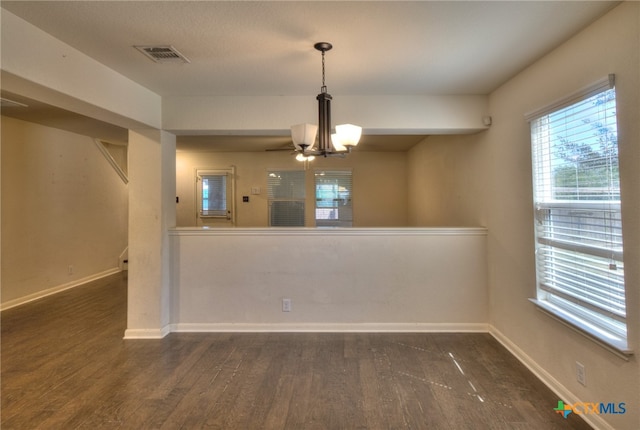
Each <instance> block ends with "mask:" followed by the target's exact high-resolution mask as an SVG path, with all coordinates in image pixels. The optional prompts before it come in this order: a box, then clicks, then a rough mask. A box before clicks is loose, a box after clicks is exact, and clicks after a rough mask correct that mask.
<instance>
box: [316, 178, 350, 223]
mask: <svg viewBox="0 0 640 430" xmlns="http://www.w3.org/2000/svg"><path fill="white" fill-rule="evenodd" d="M351 177H352V173H351V170H317V171H316V172H315V182H316V187H315V188H316V226H318V227H351V226H352V225H353V207H352V204H351V196H352V195H353V192H352V181H351Z"/></svg>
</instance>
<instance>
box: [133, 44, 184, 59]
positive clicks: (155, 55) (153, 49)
mask: <svg viewBox="0 0 640 430" xmlns="http://www.w3.org/2000/svg"><path fill="white" fill-rule="evenodd" d="M134 47H135V48H136V49H137V50H138V51H140V52H142V53H143V54H144V55H146V56H147V57H149V58H151V59H152V60H153V61H155V62H156V63H190V62H191V61H189V59H188V58H187V57H185V56H184V55H182V54H181V53H180V52H178V50H177V49H176V48H174V47H173V46H171V45H158V46H139V45H137V46H134Z"/></svg>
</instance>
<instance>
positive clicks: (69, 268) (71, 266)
mask: <svg viewBox="0 0 640 430" xmlns="http://www.w3.org/2000/svg"><path fill="white" fill-rule="evenodd" d="M67 275H73V265H71V264H70V265H69V267H67Z"/></svg>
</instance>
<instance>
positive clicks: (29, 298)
mask: <svg viewBox="0 0 640 430" xmlns="http://www.w3.org/2000/svg"><path fill="white" fill-rule="evenodd" d="M116 273H120V269H119V268H117V267H115V268H113V269H109V270H105V271H104V272H100V273H95V274H93V275H91V276H86V277H84V278H80V279H76V280H74V281H71V282H67V283H66V284H62V285H58V286H56V287H52V288H47V289H46V290H42V291H38V292H35V293H33V294H29V295H26V296H24V297H19V298H17V299H13V300H9V301H7V302H4V303H2V304H1V305H0V311H5V310H7V309H11V308H15V307H16V306H20V305H24V304H25V303H29V302H33V301H34V300H38V299H41V298H43V297H47V296H51V295H53V294H56V293H59V292H61V291H64V290H69V289H71V288H75V287H79V286H82V285H84V284H87V283H89V282H92V281H97V280H98V279H101V278H105V277H107V276H111V275H115V274H116Z"/></svg>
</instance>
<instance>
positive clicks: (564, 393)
mask: <svg viewBox="0 0 640 430" xmlns="http://www.w3.org/2000/svg"><path fill="white" fill-rule="evenodd" d="M489 334H491V335H492V336H493V337H494V338H495V339H496V340H497V341H498V342H500V344H502V346H504V347H505V348H507V350H508V351H509V352H510V353H511V354H512V355H513V356H514V357H516V358H517V359H518V360H519V361H520V362H521V363H522V364H523V365H524V366H525V367H526V368H527V369H529V370H530V371H531V372H532V373H533V374H534V375H535V376H536V377H537V378H538V379H539V380H540V381H541V382H542V383H543V384H544V385H546V386H547V387H548V388H549V389H550V390H551V391H553V392H554V393H555V394H556V395H557V396H558V400H562V401H564V402H565V403H569V404H573V403H580V402H582V400H580V398H578V396H576V395H575V394H573V393H572V392H571V391H570V390H569V389H568V388H567V387H565V386H564V385H562V384H561V383H560V382H559V381H558V380H557V379H556V378H554V377H553V376H552V375H551V374H550V373H549V372H547V371H546V370H545V369H544V368H543V367H542V366H540V365H539V364H538V363H536V362H535V360H534V359H533V358H531V357H529V356H528V355H527V354H526V353H525V352H524V351H523V350H522V349H520V348H519V347H518V346H517V345H516V344H515V343H513V342H512V341H511V340H510V339H509V338H507V337H506V336H505V335H504V334H503V333H502V332H500V330H498V329H496V328H495V327H494V326H493V325H489ZM549 411H551V406H549ZM580 417H581V418H582V419H583V420H584V421H585V422H586V423H587V424H589V425H590V426H591V427H593V428H595V429H601V430H615V428H614V427H612V426H611V425H610V424H609V423H608V422H606V421H605V420H604V419H603V418H601V417H600V415H597V414H582V415H580Z"/></svg>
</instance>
